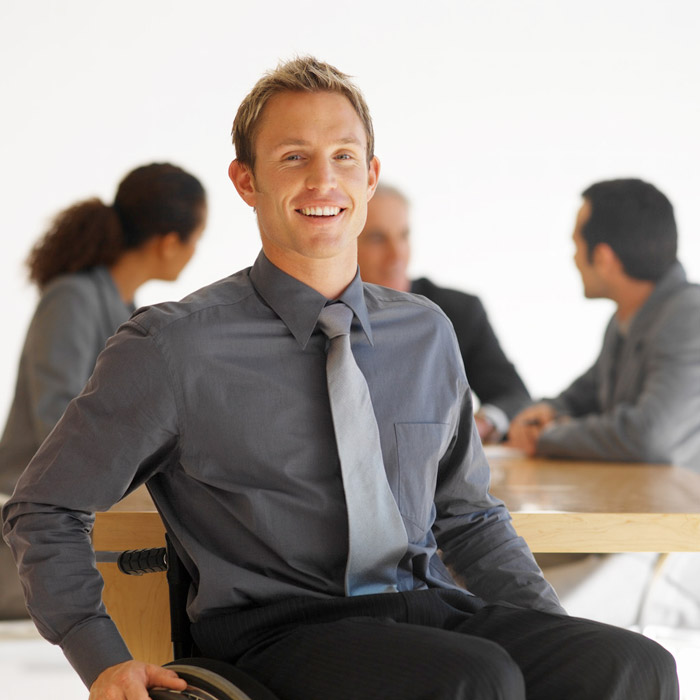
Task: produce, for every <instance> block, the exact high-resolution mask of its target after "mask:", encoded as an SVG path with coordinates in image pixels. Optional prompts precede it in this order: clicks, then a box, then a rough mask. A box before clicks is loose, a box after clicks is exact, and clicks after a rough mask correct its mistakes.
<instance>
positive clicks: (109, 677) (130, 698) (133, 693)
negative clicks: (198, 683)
mask: <svg viewBox="0 0 700 700" xmlns="http://www.w3.org/2000/svg"><path fill="white" fill-rule="evenodd" d="M156 687H157V688H168V689H170V690H184V689H185V688H186V687H187V682H186V681H185V680H184V679H182V678H179V677H178V675H177V674H176V673H175V672H174V671H171V670H169V669H167V668H163V667H162V666H156V665H155V664H146V663H143V662H141V661H125V662H123V663H121V664H116V665H115V666H110V667H109V668H106V669H105V670H104V671H102V673H100V675H99V676H97V678H96V679H95V681H94V683H93V684H92V685H91V686H90V697H89V700H148V697H149V696H148V688H156Z"/></svg>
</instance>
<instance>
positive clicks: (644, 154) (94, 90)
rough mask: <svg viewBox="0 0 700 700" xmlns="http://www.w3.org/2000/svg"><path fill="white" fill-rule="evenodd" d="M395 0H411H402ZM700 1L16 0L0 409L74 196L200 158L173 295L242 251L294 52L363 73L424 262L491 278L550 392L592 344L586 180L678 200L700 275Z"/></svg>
mask: <svg viewBox="0 0 700 700" xmlns="http://www.w3.org/2000/svg"><path fill="white" fill-rule="evenodd" d="M393 8H396V9H393ZM698 8H700V5H698V3H697V2H695V0H675V1H673V0H672V1H671V2H661V1H660V0H659V1H656V0H588V2H585V3H583V2H571V1H565V0H539V1H526V0H490V1H482V0H462V1H461V2H444V1H440V0H436V1H433V2H431V3H425V2H420V3H418V2H413V1H410V0H409V1H408V2H404V3H381V2H378V1H377V0H374V1H372V2H370V1H369V0H355V2H334V3H330V2H326V3H318V2H310V1H309V0H296V1H295V2H288V1H283V0H273V1H272V2H248V3H245V4H244V3H241V2H224V1H223V0H221V1H219V2H213V1H211V0H198V2H191V1H187V2H185V1H184V0H122V1H121V2H119V3H116V2H95V0H61V1H60V2H58V1H56V2H51V1H49V0H3V3H2V5H0V65H1V66H2V69H1V71H0V98H1V99H2V105H3V106H2V109H1V110H0V120H1V125H2V129H1V131H0V133H1V134H2V136H1V138H2V159H1V161H0V192H2V211H3V218H4V222H3V224H4V226H3V230H2V233H1V234H0V235H2V244H3V245H2V251H3V254H2V256H0V293H2V296H3V298H5V300H6V302H5V304H6V311H5V314H4V318H3V323H2V328H3V331H2V337H3V342H2V343H1V344H0V363H1V364H2V366H3V367H4V371H3V372H2V373H0V419H1V418H2V416H3V415H4V414H5V412H6V410H7V407H8V406H9V402H10V399H11V393H12V389H13V385H14V375H15V369H16V363H17V359H18V356H19V351H20V346H21V343H22V339H23V335H24V331H25V329H26V326H27V323H28V321H29V318H30V316H31V313H32V310H33V308H34V304H35V302H36V293H35V291H34V290H33V289H32V288H31V287H30V286H29V285H28V283H27V282H26V281H25V274H24V269H23V260H24V259H25V257H26V254H27V252H28V250H29V248H30V246H31V244H32V243H33V241H34V240H35V239H36V238H37V237H38V236H39V235H40V233H41V232H42V230H43V228H44V227H45V225H46V223H47V221H48V219H49V218H50V217H51V216H52V215H53V214H55V213H56V212H57V211H58V210H59V209H61V208H63V207H65V206H67V205H68V204H71V203H73V202H74V201H76V200H78V199H81V198H84V197H88V196H93V195H98V196H101V197H103V198H105V199H106V200H107V201H111V199H112V197H113V194H114V190H115V188H116V184H117V182H118V181H119V179H120V178H121V177H122V176H123V175H124V174H125V173H126V172H127V171H128V170H130V169H131V168H133V167H135V166H136V165H139V164H142V163H146V162H150V161H153V160H165V159H167V160H170V161H172V162H175V163H177V164H180V165H182V166H183V167H185V168H187V169H189V170H191V171H192V172H194V173H195V174H197V175H198V176H199V177H200V178H201V179H202V181H203V182H204V184H205V186H206V188H207V190H208V193H209V200H210V219H209V227H208V230H207V233H206V235H205V239H204V241H203V243H202V244H201V246H200V249H199V251H198V253H197V256H196V257H195V259H194V261H193V262H192V263H191V265H190V266H189V267H188V268H187V270H186V271H185V273H184V274H183V275H182V277H181V278H180V280H179V281H178V283H176V284H173V285H168V284H156V283H151V284H149V285H147V286H145V287H144V288H143V289H142V291H141V292H140V294H139V296H138V298H137V301H138V302H139V303H150V302H154V301H159V300H162V299H164V298H166V297H180V296H182V295H184V294H185V293H186V292H188V291H190V290H191V289H193V288H196V287H198V286H201V285H203V284H205V283H207V282H209V281H211V280H214V279H216V278H219V277H222V276H224V275H226V274H228V273H230V272H232V271H235V270H237V269H239V268H241V267H244V266H247V265H249V264H250V263H251V262H252V261H253V259H254V257H255V255H256V253H257V250H258V247H259V245H258V238H257V231H256V227H255V221H254V218H253V215H252V214H251V213H250V212H249V210H248V209H247V207H246V206H245V205H244V204H243V203H242V202H241V201H240V200H238V198H237V195H236V194H235V191H234V190H233V187H232V186H231V185H230V183H229V181H228V179H227V175H226V170H227V166H228V163H229V161H230V159H231V158H232V157H233V147H232V146H231V144H230V138H229V131H230V126H231V120H232V117H233V114H234V112H235V109H236V107H237V105H238V103H239V102H240V100H241V99H242V98H243V97H244V95H245V94H246V93H247V92H248V90H249V89H250V88H251V87H252V85H253V83H254V82H255V80H256V79H257V78H258V77H259V76H260V74H261V73H262V72H263V71H264V70H266V69H268V68H272V67H274V65H275V64H276V63H277V61H278V59H280V58H282V59H286V58H290V57H292V56H293V55H294V54H297V53H300V54H304V53H313V54H315V55H317V56H318V57H320V58H322V59H324V60H327V61H329V62H331V63H334V64H335V65H337V66H338V67H339V68H341V70H344V71H346V72H348V73H351V74H353V75H354V76H356V79H357V82H358V83H359V85H360V86H361V88H362V89H363V91H364V93H365V95H366V97H367V99H368V102H369V104H370V107H371V109H372V111H373V115H374V121H375V129H376V134H377V154H378V155H379V156H380V158H381V160H382V163H383V177H384V179H385V180H386V181H391V182H393V183H394V184H396V185H398V186H400V187H401V188H403V189H405V190H406V192H407V193H408V194H409V196H410V197H411V198H412V199H413V200H414V207H413V224H414V226H413V230H414V262H413V272H414V273H415V274H426V275H429V276H430V277H432V278H433V279H434V280H435V281H436V282H439V283H443V284H445V285H451V286H454V287H457V288H460V289H464V290H468V291H472V292H476V293H478V294H479V295H481V297H482V298H483V300H484V301H485V303H486V305H487V308H488V310H489V312H490V315H491V317H492V321H493V322H494V324H495V326H496V328H497V331H498V333H499V335H500V337H501V340H502V342H503V344H504V346H505V347H506V350H507V352H508V353H509V354H510V356H511V357H512V359H513V360H514V361H515V362H516V364H517V366H518V367H519V369H520V371H521V373H522V375H523V377H524V378H525V380H526V382H527V383H528V385H529V386H530V388H531V390H532V392H533V394H535V395H542V394H550V393H552V392H555V391H558V390H559V389H560V388H561V387H562V386H563V385H564V384H566V383H567V382H568V381H569V380H570V379H571V378H572V377H573V376H574V375H575V374H576V373H577V372H579V371H580V370H582V369H583V368H585V367H586V366H587V365H588V364H589V363H590V362H591V361H592V360H593V358H594V356H595V354H596V351H597V349H598V347H599V343H600V337H601V333H602V329H603V326H604V323H605V321H606V319H607V316H608V315H609V313H610V311H611V307H610V305H609V303H608V302H605V301H603V302H586V301H584V300H583V299H582V297H581V290H580V282H579V279H578V277H577V273H576V271H575V268H574V266H573V263H572V261H571V257H572V253H573V247H572V244H571V242H570V233H571V229H572V225H573V219H574V215H575V212H576V209H577V207H578V204H579V193H580V191H581V190H582V189H583V188H584V187H586V186H587V185H588V184H590V183H591V182H593V181H595V180H599V179H604V178H609V177H616V176H640V177H643V178H646V179H649V180H650V181H652V182H654V183H655V184H657V186H659V187H660V188H661V189H662V190H664V191H665V192H666V193H667V194H668V196H669V197H670V198H671V200H672V201H673V202H674V204H675V207H676V214H677V218H678V223H679V228H680V235H681V257H682V259H683V261H684V262H685V264H686V268H687V270H688V272H689V273H690V275H691V277H694V278H695V279H699V278H700V239H699V238H700V237H699V235H698V232H699V231H700V201H698V197H697V193H698V192H700V170H699V169H698V163H700V127H699V124H700V49H699V48H698V47H699V46H700V44H699V43H698V39H697V37H698V34H699V30H700V9H698Z"/></svg>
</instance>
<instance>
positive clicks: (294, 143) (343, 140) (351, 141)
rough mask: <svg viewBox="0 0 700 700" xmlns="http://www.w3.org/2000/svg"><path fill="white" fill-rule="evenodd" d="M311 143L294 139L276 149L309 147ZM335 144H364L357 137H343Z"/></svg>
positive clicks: (277, 146)
mask: <svg viewBox="0 0 700 700" xmlns="http://www.w3.org/2000/svg"><path fill="white" fill-rule="evenodd" d="M310 143H311V142H310V141H307V140H305V139H294V138H289V139H284V140H283V141H280V142H279V143H278V144H277V145H275V148H276V149H277V148H285V147H287V146H309V145H310ZM335 143H337V144H340V145H346V144H353V145H356V146H362V145H363V143H362V141H361V140H360V139H358V138H357V137H356V136H343V137H342V138H339V139H336V141H335Z"/></svg>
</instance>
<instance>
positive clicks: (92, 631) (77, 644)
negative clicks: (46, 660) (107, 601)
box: [61, 617, 133, 689]
mask: <svg viewBox="0 0 700 700" xmlns="http://www.w3.org/2000/svg"><path fill="white" fill-rule="evenodd" d="M61 649H62V650H63V653H64V654H65V656H66V658H67V659H68V661H69V663H70V665H71V666H72V667H73V668H74V669H75V670H76V672H77V674H78V675H79V676H80V678H81V680H82V681H83V683H85V686H86V687H87V688H88V689H89V688H90V686H91V685H92V684H93V683H94V681H95V679H96V678H97V676H99V675H100V673H102V671H104V670H105V669H106V668H109V667H110V666H114V665H115V664H120V663H122V662H123V661H129V660H130V659H131V658H133V657H132V656H131V654H130V653H129V650H128V648H127V646H126V644H125V643H124V640H123V639H122V638H121V635H120V634H119V632H118V631H117V628H116V626H115V625H114V623H113V622H112V620H111V619H110V618H108V617H100V618H96V619H92V620H90V621H89V622H87V623H85V624H83V625H80V626H78V627H76V628H75V629H73V630H72V631H71V632H69V633H68V634H67V635H66V636H65V637H64V638H63V641H62V642H61Z"/></svg>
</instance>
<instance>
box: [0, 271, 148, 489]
mask: <svg viewBox="0 0 700 700" xmlns="http://www.w3.org/2000/svg"><path fill="white" fill-rule="evenodd" d="M133 310H134V309H133V306H131V305H127V304H125V303H124V302H123V301H122V299H121V297H120V296H119V292H118V291H117V287H116V285H115V284H114V280H113V279H112V276H111V275H110V273H109V271H108V270H107V268H105V267H95V268H92V269H90V270H86V271H84V272H78V273H74V274H68V275H61V276H60V277H57V278H56V279H54V280H52V281H51V282H50V283H49V284H48V285H47V286H46V288H45V289H44V292H43V294H42V295H41V299H40V300H39V304H38V305H37V308H36V311H35V312H34V316H33V318H32V320H31V323H30V324H29V330H28V331H27V336H26V338H25V341H24V347H23V349H22V355H21V358H20V363H19V371H18V374H17V384H16V386H15V396H14V399H13V401H12V406H11V408H10V413H9V416H8V418H7V423H6V425H5V432H4V433H3V436H2V440H0V493H6V494H10V493H12V491H13V490H14V486H15V483H16V481H17V479H18V478H19V475H20V474H21V473H22V471H23V470H24V468H25V467H26V466H27V464H28V462H29V460H30V459H31V458H32V457H33V456H34V453H35V452H36V451H37V449H39V445H41V443H42V442H43V440H44V438H45V437H46V436H47V435H48V434H49V433H50V432H51V430H52V429H53V427H54V425H56V423H57V422H58V419H59V418H60V417H61V416H62V415H63V411H64V410H65V408H66V406H67V405H68V403H69V402H70V401H71V399H73V398H74V397H75V396H77V395H78V394H79V393H80V392H81V390H82V388H83V386H84V385H85V383H86V382H87V380H88V378H89V377H90V375H91V374H92V370H93V369H94V367H95V361H96V360H97V356H98V355H99V353H100V352H101V350H102V348H103V347H104V345H105V343H106V341H107V339H108V338H109V337H110V336H111V335H113V334H114V332H115V331H116V330H117V328H118V327H119V326H120V325H121V324H122V323H124V321H126V320H127V319H128V318H129V316H130V315H131V313H132V312H133Z"/></svg>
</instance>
